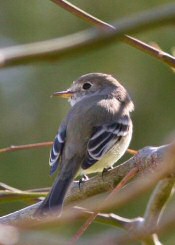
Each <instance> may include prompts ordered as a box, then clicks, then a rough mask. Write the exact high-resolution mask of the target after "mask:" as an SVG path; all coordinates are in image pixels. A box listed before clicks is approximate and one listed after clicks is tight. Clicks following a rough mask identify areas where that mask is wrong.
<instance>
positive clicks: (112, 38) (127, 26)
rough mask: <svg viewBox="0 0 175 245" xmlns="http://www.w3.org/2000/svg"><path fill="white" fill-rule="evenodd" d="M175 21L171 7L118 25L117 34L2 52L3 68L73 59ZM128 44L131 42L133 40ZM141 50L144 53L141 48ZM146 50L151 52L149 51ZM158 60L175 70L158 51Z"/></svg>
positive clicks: (174, 62)
mask: <svg viewBox="0 0 175 245" xmlns="http://www.w3.org/2000/svg"><path fill="white" fill-rule="evenodd" d="M174 20H175V4H168V5H165V6H161V7H158V8H155V9H152V10H149V11H145V12H142V13H141V14H139V15H136V16H134V17H130V18H127V19H126V18H125V19H123V20H121V21H117V22H116V23H114V26H115V28H116V30H113V31H108V32H104V31H101V30H97V29H94V28H92V29H89V30H87V31H82V32H79V33H75V34H72V35H69V36H66V37H62V38H56V39H52V40H48V41H42V42H37V43H30V44H25V45H19V46H14V47H9V48H3V49H0V67H7V66H12V65H19V64H24V63H27V62H33V61H39V60H40V61H46V60H48V59H60V58H63V57H65V56H66V55H69V56H71V55H72V54H73V53H74V52H76V54H78V52H82V51H84V52H87V51H88V50H90V51H92V50H93V49H95V48H96V49H97V48H100V47H102V46H106V45H109V43H111V42H116V41H120V40H121V39H123V35H124V34H125V33H128V34H130V33H137V32H141V31H143V30H144V31H145V30H146V29H150V28H153V27H156V26H160V25H161V26H162V25H168V24H172V23H174ZM128 42H132V41H131V39H130V40H128ZM140 49H142V48H141V45H140ZM144 50H145V48H144V49H143V51H144ZM147 50H150V47H148V48H147ZM149 52H150V54H151V53H152V55H153V53H154V52H157V51H156V49H155V50H154V52H153V51H149ZM155 57H157V58H158V59H160V60H161V61H163V62H164V63H166V64H169V65H170V66H172V67H174V68H175V58H174V57H173V56H171V55H168V54H166V53H164V52H161V51H160V50H159V51H158V54H157V56H155Z"/></svg>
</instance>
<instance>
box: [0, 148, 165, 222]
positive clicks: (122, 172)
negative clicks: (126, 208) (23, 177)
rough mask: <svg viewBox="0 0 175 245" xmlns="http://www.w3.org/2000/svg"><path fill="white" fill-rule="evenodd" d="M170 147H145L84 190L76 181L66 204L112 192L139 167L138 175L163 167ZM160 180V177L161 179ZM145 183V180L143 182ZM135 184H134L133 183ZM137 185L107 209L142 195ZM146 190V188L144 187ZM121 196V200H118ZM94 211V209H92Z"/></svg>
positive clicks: (24, 213) (22, 214)
mask: <svg viewBox="0 0 175 245" xmlns="http://www.w3.org/2000/svg"><path fill="white" fill-rule="evenodd" d="M168 148H169V146H168V145H165V146H161V147H145V148H143V149H141V150H140V151H139V153H138V154H136V155H135V156H134V157H132V158H130V159H129V160H128V161H126V162H124V163H123V164H121V165H119V166H117V167H116V168H114V169H113V170H111V171H109V172H107V173H106V174H105V178H104V179H102V177H101V174H99V175H97V176H95V177H93V178H91V179H90V181H87V182H85V183H84V184H83V188H81V190H80V189H79V185H78V182H77V181H75V182H73V184H72V185H71V187H70V189H69V191H68V193H67V196H66V200H65V204H66V203H67V204H68V203H72V202H74V201H76V202H78V201H80V200H85V199H87V198H89V197H92V196H94V195H96V194H100V193H103V192H106V191H110V190H112V189H113V188H115V186H116V185H117V184H118V183H119V182H120V181H121V179H123V178H124V177H125V176H126V175H127V174H128V172H130V171H131V170H132V169H133V168H134V167H138V174H141V173H142V172H143V171H145V170H147V171H153V169H155V168H156V167H157V166H159V165H161V163H162V159H163V156H164V154H165V152H166V151H167V149H168ZM159 178H160V177H159ZM146 180H147V182H146V184H145V186H149V185H151V183H150V181H149V180H148V179H146ZM157 180H158V177H157V179H156V178H155V176H154V179H153V181H154V182H153V183H156V181H157ZM142 182H143V180H142ZM133 184H134V183H133ZM135 184H136V186H137V187H136V190H135V191H134V193H133V185H129V186H128V189H129V190H130V192H131V193H130V194H129V192H127V195H123V192H119V193H118V195H117V198H116V197H115V198H113V200H111V201H110V202H108V205H106V207H104V209H105V208H109V207H110V206H111V207H112V206H113V205H114V203H115V206H116V205H117V206H120V205H122V204H123V203H125V202H127V201H128V200H129V199H130V198H135V197H136V196H137V195H139V193H142V191H143V189H141V185H140V184H138V183H135ZM144 188H146V187H144ZM118 196H120V198H118ZM38 206H39V203H37V204H34V205H32V206H29V207H26V208H24V209H22V210H19V211H16V212H15V213H12V214H9V215H6V216H3V217H1V218H0V222H3V223H4V222H5V223H10V222H18V221H20V220H22V219H24V218H31V215H32V214H33V212H34V211H35V210H36V208H37V207H38ZM92 209H93V208H92Z"/></svg>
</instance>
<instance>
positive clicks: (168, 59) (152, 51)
mask: <svg viewBox="0 0 175 245" xmlns="http://www.w3.org/2000/svg"><path fill="white" fill-rule="evenodd" d="M51 1H52V2H54V3H56V4H57V5H59V6H60V7H62V8H64V9H65V10H67V11H69V12H70V13H71V14H73V15H75V16H77V17H79V18H81V19H83V20H85V21H86V22H88V23H90V24H92V25H93V26H96V27H97V28H99V29H101V30H103V31H105V32H107V31H114V30H118V25H117V23H116V24H114V25H115V26H113V25H110V24H108V23H106V22H104V21H102V20H100V19H98V18H96V17H94V16H93V15H91V14H89V13H87V12H85V11H83V10H82V9H80V8H78V7H76V6H75V5H73V4H71V3H69V2H68V1H65V0H51ZM121 40H122V41H123V42H124V43H126V44H128V45H130V46H132V47H134V48H136V49H139V50H141V51H143V52H144V53H147V54H149V55H151V56H153V57H154V58H157V59H159V60H161V61H162V62H164V63H166V64H168V65H170V66H172V67H174V65H175V57H173V56H172V55H170V54H168V53H166V52H164V51H162V50H160V49H157V48H156V47H152V46H150V45H148V44H146V43H144V42H142V41H140V40H138V39H136V38H134V37H131V36H129V35H123V37H122V39H121Z"/></svg>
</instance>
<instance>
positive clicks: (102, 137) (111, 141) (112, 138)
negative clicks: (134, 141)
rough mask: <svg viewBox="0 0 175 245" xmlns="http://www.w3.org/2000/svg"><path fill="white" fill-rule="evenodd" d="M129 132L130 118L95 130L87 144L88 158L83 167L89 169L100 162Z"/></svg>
mask: <svg viewBox="0 0 175 245" xmlns="http://www.w3.org/2000/svg"><path fill="white" fill-rule="evenodd" d="M128 130H129V117H128V116H124V117H123V118H121V119H120V120H118V121H117V122H113V123H110V124H105V125H101V126H98V127H95V128H94V132H93V134H92V135H91V138H90V139H89V142H88V144H87V152H86V157H85V159H84V161H83V163H82V165H81V167H82V169H87V168H89V167H91V166H92V165H93V164H95V163H96V162H97V161H99V160H100V159H101V158H102V157H103V156H104V155H105V154H106V153H107V152H108V151H109V150H110V149H111V147H113V146H114V145H115V144H116V143H117V142H118V141H120V139H121V137H122V136H125V135H127V133H128Z"/></svg>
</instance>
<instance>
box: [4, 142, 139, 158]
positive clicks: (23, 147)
mask: <svg viewBox="0 0 175 245" xmlns="http://www.w3.org/2000/svg"><path fill="white" fill-rule="evenodd" d="M52 144H53V141H46V142H41V143H33V144H26V145H11V146H9V147H6V148H1V149H0V154H1V153H6V152H13V151H20V150H30V149H35V148H43V147H50V146H52ZM127 152H128V153H129V154H131V155H135V154H137V151H136V150H133V149H128V150H127Z"/></svg>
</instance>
